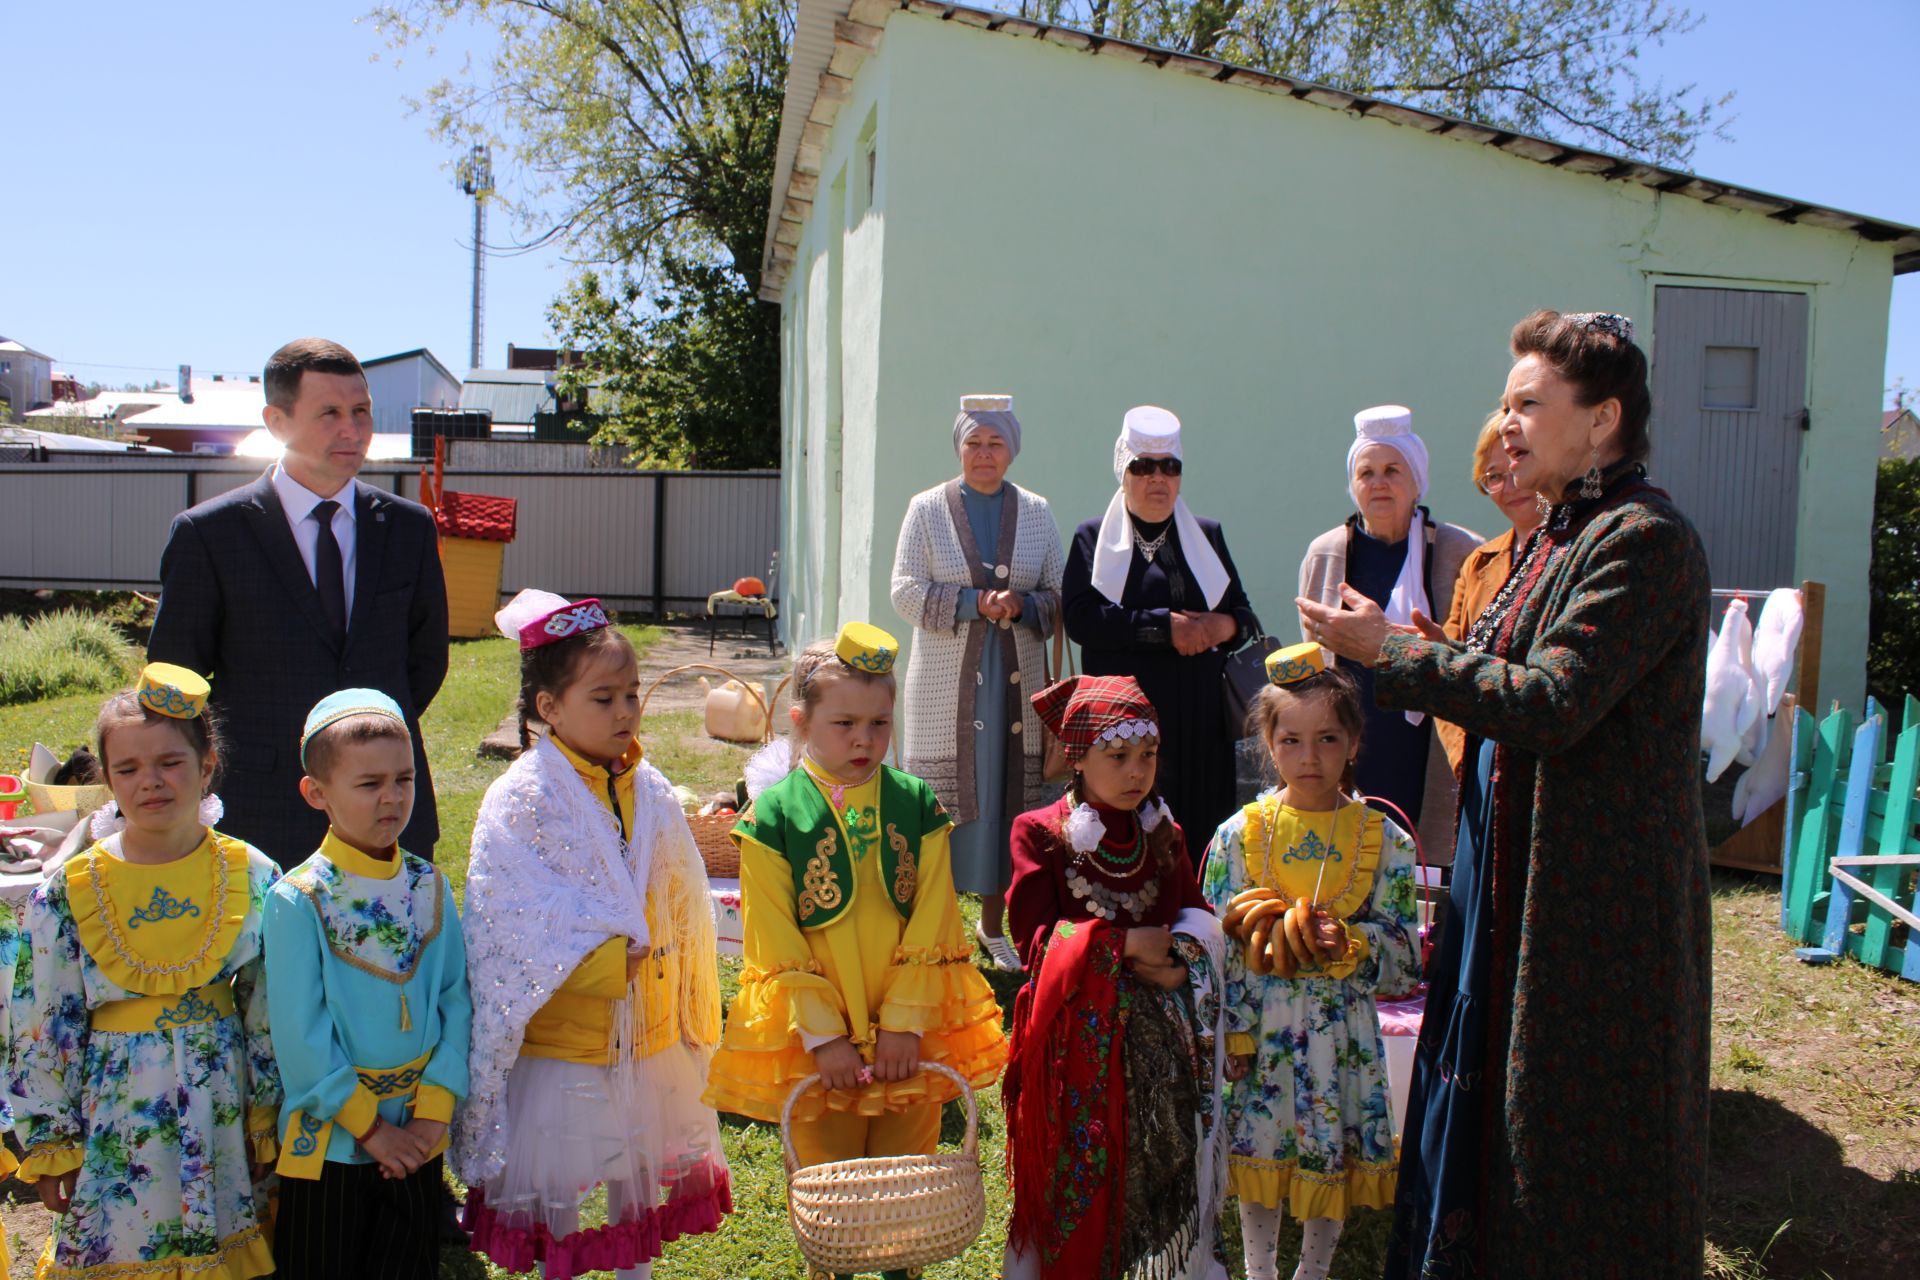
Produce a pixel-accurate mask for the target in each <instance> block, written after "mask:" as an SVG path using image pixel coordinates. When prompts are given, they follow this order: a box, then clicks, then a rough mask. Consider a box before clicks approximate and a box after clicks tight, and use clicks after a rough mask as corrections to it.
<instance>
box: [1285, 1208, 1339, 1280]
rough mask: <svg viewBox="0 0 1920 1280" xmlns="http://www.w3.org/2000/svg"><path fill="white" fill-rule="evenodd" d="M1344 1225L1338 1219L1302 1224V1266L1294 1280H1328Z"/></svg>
mask: <svg viewBox="0 0 1920 1280" xmlns="http://www.w3.org/2000/svg"><path fill="white" fill-rule="evenodd" d="M1343 1225H1345V1224H1344V1223H1342V1222H1341V1220H1340V1219H1338V1218H1308V1219H1307V1220H1306V1221H1305V1222H1303V1223H1301V1224H1300V1265H1299V1266H1298V1267H1297V1268H1295V1269H1294V1273H1293V1280H1327V1272H1328V1271H1329V1270H1330V1269H1331V1268H1332V1267H1333V1247H1334V1246H1335V1245H1337V1244H1339V1243H1340V1228H1341V1227H1342V1226H1343Z"/></svg>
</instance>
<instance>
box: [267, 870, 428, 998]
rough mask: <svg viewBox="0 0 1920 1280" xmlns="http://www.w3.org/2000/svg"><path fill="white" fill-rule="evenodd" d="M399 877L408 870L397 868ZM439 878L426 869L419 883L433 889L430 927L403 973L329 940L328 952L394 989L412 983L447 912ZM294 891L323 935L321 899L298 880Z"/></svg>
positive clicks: (417, 945)
mask: <svg viewBox="0 0 1920 1280" xmlns="http://www.w3.org/2000/svg"><path fill="white" fill-rule="evenodd" d="M399 874H401V875H406V874H407V868H406V867H405V866H402V867H401V868H400V872H399ZM439 876H440V873H439V872H438V871H437V870H434V869H432V868H429V869H428V871H427V878H426V879H425V880H422V881H421V882H420V884H429V883H430V884H432V885H433V926H432V927H431V928H429V929H428V930H427V931H426V932H425V933H423V934H421V935H420V938H419V940H418V941H417V942H415V944H414V949H413V963H412V964H410V965H408V966H407V967H406V969H405V970H404V971H400V970H394V969H383V968H381V967H380V966H379V965H377V964H375V963H373V962H372V961H371V960H362V959H361V958H360V957H359V956H356V955H354V954H353V953H352V952H351V951H343V950H341V949H340V948H339V947H337V946H335V945H334V944H333V943H332V941H331V940H329V941H328V943H327V950H329V951H331V952H332V953H333V954H334V955H335V956H336V957H338V959H339V960H340V962H341V963H342V964H345V965H348V966H350V967H352V968H355V969H358V970H359V971H360V972H362V973H367V974H372V975H373V976H374V977H376V978H379V979H380V980H381V981H383V982H391V983H394V984H396V985H404V984H405V983H408V982H411V981H412V980H413V975H414V973H415V971H416V970H418V969H419V968H420V961H421V960H423V959H424V958H425V957H426V954H427V948H428V947H429V946H430V945H432V943H433V940H434V939H435V938H437V937H439V936H440V925H441V916H442V915H443V914H445V912H446V909H447V899H446V895H445V894H443V893H441V892H440V879H439ZM420 884H417V885H415V886H414V887H413V892H414V893H418V892H419V891H420ZM294 888H296V889H298V890H299V891H300V892H301V893H303V894H305V895H306V897H307V901H308V902H311V903H312V904H313V910H314V913H315V914H317V915H318V916H319V917H320V927H321V929H322V930H323V931H324V930H325V929H326V925H327V917H326V913H325V912H324V911H323V910H322V908H321V906H320V899H319V897H318V896H317V895H316V892H315V888H314V886H313V885H311V884H308V883H306V882H305V881H304V880H297V881H295V882H294Z"/></svg>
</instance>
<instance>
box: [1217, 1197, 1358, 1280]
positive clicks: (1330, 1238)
mask: <svg viewBox="0 0 1920 1280" xmlns="http://www.w3.org/2000/svg"><path fill="white" fill-rule="evenodd" d="M1282 1212H1283V1210H1282V1209H1281V1208H1279V1207H1275V1208H1272V1209H1268V1208H1266V1207H1264V1206H1262V1205H1257V1204H1249V1203H1248V1202H1246V1201H1245V1200H1242V1201H1241V1202H1240V1242H1241V1251H1242V1254H1243V1256H1244V1257H1245V1259H1246V1264H1247V1280H1279V1274H1280V1273H1279V1270H1278V1265H1277V1263H1276V1260H1275V1258H1274V1254H1275V1252H1276V1251H1277V1250H1278V1249H1279V1247H1280V1216H1281V1214H1282ZM1342 1225H1343V1224H1342V1223H1341V1221H1340V1219H1338V1218H1309V1219H1307V1221H1306V1222H1304V1223H1302V1224H1301V1231H1300V1265H1299V1266H1298V1267H1297V1268H1295V1269H1294V1273H1293V1280H1327V1272H1328V1271H1329V1270H1330V1269H1331V1268H1332V1267H1333V1250H1334V1246H1335V1245H1337V1244H1339V1243H1340V1228H1341V1226H1342Z"/></svg>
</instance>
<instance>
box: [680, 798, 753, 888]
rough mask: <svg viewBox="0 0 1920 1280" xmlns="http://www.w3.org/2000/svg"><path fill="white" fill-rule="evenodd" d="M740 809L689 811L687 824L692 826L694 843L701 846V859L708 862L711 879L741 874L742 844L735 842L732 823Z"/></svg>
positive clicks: (732, 878)
mask: <svg viewBox="0 0 1920 1280" xmlns="http://www.w3.org/2000/svg"><path fill="white" fill-rule="evenodd" d="M738 821H740V815H739V814H737V813H690V814H688V815H687V825H688V826H689V827H692V828H693V843H694V844H695V846H697V847H698V848H699V850H700V861H702V862H704V863H706V865H707V879H709V880H738V879H739V878H740V847H739V846H738V845H736V844H734V842H733V835H732V832H733V824H734V823H736V822H738Z"/></svg>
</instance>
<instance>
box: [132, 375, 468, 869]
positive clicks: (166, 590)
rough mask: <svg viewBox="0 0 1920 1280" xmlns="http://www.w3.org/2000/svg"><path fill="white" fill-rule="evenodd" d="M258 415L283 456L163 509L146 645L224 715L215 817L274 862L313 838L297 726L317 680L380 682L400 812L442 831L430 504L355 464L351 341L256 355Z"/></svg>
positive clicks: (443, 610)
mask: <svg viewBox="0 0 1920 1280" xmlns="http://www.w3.org/2000/svg"><path fill="white" fill-rule="evenodd" d="M265 391H266V396H267V406H266V410H265V412H264V415H263V416H264V417H265V419H266V424H267V429H268V430H270V431H271V432H273V434H274V437H275V438H276V439H278V440H279V441H280V442H281V443H282V444H284V445H285V446H286V454H285V456H284V457H283V458H282V459H281V460H280V461H279V462H278V463H276V464H275V465H274V466H273V468H272V469H270V470H269V471H268V472H267V473H266V474H265V475H263V476H261V477H260V478H259V479H258V480H256V481H254V482H253V483H252V484H249V485H246V486H245V487H243V488H240V489H237V490H235V491H233V492H231V493H227V494H223V495H222V496H220V497H218V498H214V499H211V500H210V501H207V502H203V503H201V504H200V505H199V506H197V507H194V508H193V509H192V510H190V511H185V512H182V513H181V514H180V515H179V516H177V517H175V518H174V522H173V530H172V532H171V533H170V534H169V536H168V538H167V547H166V550H165V551H164V552H162V553H161V557H160V583H161V586H160V611H159V614H158V616H157V617H156V618H155V619H154V624H153V637H152V640H151V641H150V642H149V644H148V647H147V656H148V658H149V659H151V660H152V661H155V662H174V663H178V664H179V665H181V666H183V667H187V668H189V669H191V670H194V671H198V672H200V673H201V674H203V675H205V676H207V677H208V678H209V679H210V680H211V681H212V683H213V698H212V703H213V706H214V708H215V709H216V710H217V711H218V713H219V714H220V716H221V718H222V720H223V722H224V724H225V729H226V740H227V752H226V755H225V758H224V759H223V761H222V766H223V768H222V772H223V775H224V777H223V780H222V782H221V783H220V797H221V799H222V801H223V802H224V803H225V805H226V817H225V818H224V819H223V820H222V821H221V823H220V828H221V830H223V831H226V832H228V833H229V834H231V835H235V836H238V837H240V838H241V839H243V840H246V841H247V842H249V843H250V844H253V845H255V846H256V847H258V848H259V849H261V850H262V851H264V852H265V853H267V854H268V855H269V856H271V857H272V858H273V859H274V860H275V861H277V862H278V863H280V865H281V866H283V867H293V866H297V865H298V864H299V863H301V862H302V861H304V860H305V859H306V857H307V855H308V854H310V853H312V852H313V851H314V850H315V849H317V848H318V847H319V846H320V841H321V839H322V838H323V837H324V836H325V835H326V830H327V819H326V815H325V814H323V813H320V812H319V811H317V810H315V809H311V808H309V807H308V806H307V804H306V803H305V802H304V801H303V800H302V799H301V798H300V789H299V784H300V775H301V772H302V770H301V767H300V729H301V725H302V723H303V722H304V721H305V719H306V715H307V712H308V710H310V709H311V708H312V706H313V704H314V703H316V702H318V701H319V700H320V699H321V698H323V697H325V696H326V695H327V694H329V693H332V692H334V691H335V690H338V689H346V688H353V687H363V688H374V689H379V690H380V691H381V692H383V693H385V694H387V695H388V696H389V697H391V698H392V699H393V700H394V701H395V702H398V703H399V704H400V707H401V709H402V710H403V711H405V712H406V716H407V724H408V727H409V728H410V729H412V731H413V743H414V747H413V757H414V768H415V771H416V778H415V795H416V796H417V797H418V799H417V801H416V803H415V804H414V807H413V820H412V821H411V822H410V823H409V824H408V826H407V829H406V831H404V832H403V833H402V834H401V836H400V845H401V847H402V848H404V849H406V850H407V851H408V852H409V853H417V854H419V855H420V856H421V857H424V858H431V857H432V856H433V846H434V842H435V841H436V840H438V839H439V836H440V822H439V814H438V811H437V809H436V807H435V805H434V800H433V779H432V777H431V776H430V775H429V774H428V772H427V758H426V753H425V748H424V745H423V744H424V742H425V739H424V738H423V737H422V736H421V733H420V714H421V713H422V712H424V711H425V710H426V709H427V705H428V704H429V703H430V702H432V701H433V696H434V694H436V693H438V692H439V690H440V682H441V681H442V680H443V679H445V678H446V674H447V589H446V580H445V578H444V577H443V576H442V574H441V571H440V551H439V543H438V537H437V533H436V530H435V528H434V522H433V516H432V514H431V513H430V512H428V511H427V509H426V508H425V507H423V506H421V505H419V504H418V503H415V502H408V501H407V500H406V499H404V498H400V497H396V496H395V495H393V494H390V493H387V492H385V491H384V490H381V489H376V488H374V487H373V486H371V485H368V484H363V483H361V482H360V481H359V480H357V479H355V477H356V476H357V475H358V474H359V471H360V466H361V464H362V463H363V462H364V461H365V460H366V456H367V447H368V446H369V445H370V444H371V443H372V440H373V406H372V402H371V401H370V399H369V397H368V394H367V380H366V376H365V374H364V373H362V372H361V369H360V362H359V361H358V360H356V359H355V358H354V356H353V353H352V352H350V351H348V350H347V349H346V348H345V347H342V346H340V345H339V344H338V343H334V342H328V341H325V340H324V339H320V338H301V339H299V340H297V341H294V342H289V343H288V344H287V345H286V346H284V347H282V348H280V349H279V350H278V351H276V352H274V353H273V357H272V358H271V359H270V360H268V361H267V369H266V377H265Z"/></svg>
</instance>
